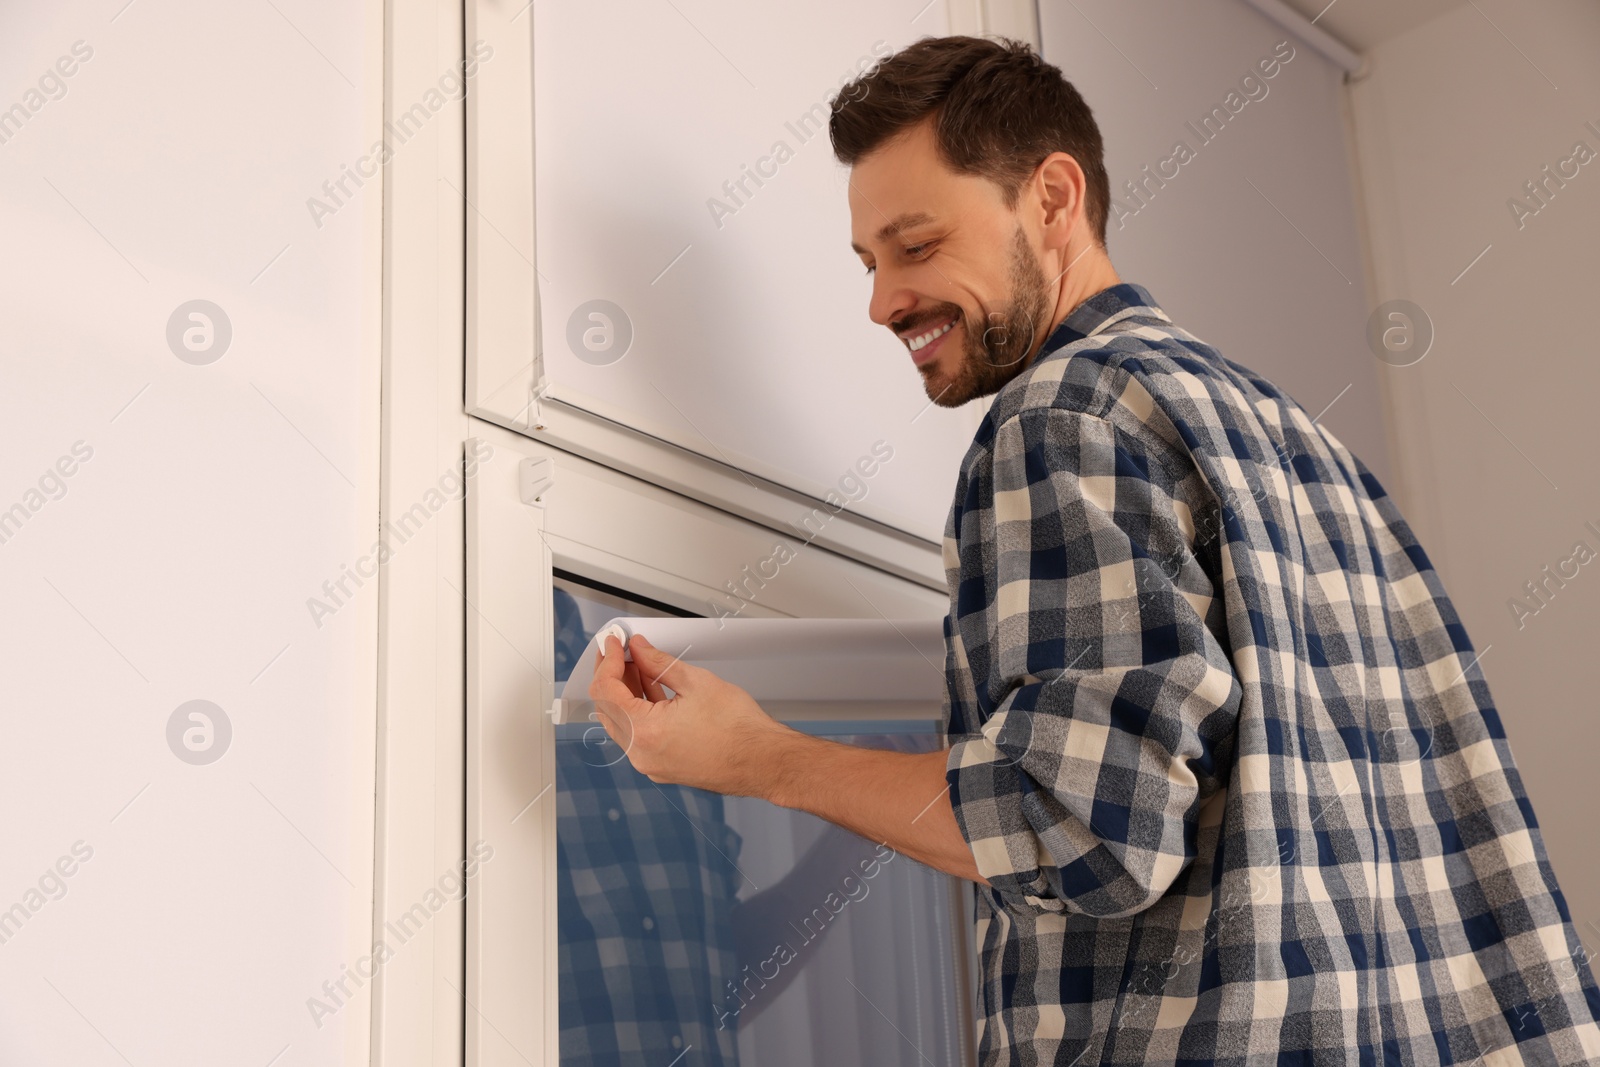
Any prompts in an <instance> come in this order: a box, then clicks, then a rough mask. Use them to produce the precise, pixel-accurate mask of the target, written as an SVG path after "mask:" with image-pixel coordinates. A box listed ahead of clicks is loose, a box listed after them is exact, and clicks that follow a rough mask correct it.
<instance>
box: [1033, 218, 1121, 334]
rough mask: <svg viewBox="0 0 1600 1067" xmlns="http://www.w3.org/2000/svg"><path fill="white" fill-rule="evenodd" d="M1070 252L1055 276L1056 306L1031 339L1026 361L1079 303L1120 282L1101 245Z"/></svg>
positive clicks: (1092, 245)
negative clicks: (1044, 323)
mask: <svg viewBox="0 0 1600 1067" xmlns="http://www.w3.org/2000/svg"><path fill="white" fill-rule="evenodd" d="M1072 255H1073V258H1072V259H1071V260H1069V261H1068V262H1069V266H1068V267H1067V269H1066V270H1065V271H1063V272H1062V273H1061V276H1060V277H1059V278H1057V279H1056V306H1055V309H1054V310H1053V311H1052V312H1051V314H1050V319H1049V325H1048V326H1046V327H1045V330H1044V332H1043V333H1042V334H1040V335H1039V336H1038V337H1036V338H1035V339H1034V345H1033V351H1032V352H1031V353H1029V355H1028V362H1029V363H1032V362H1033V358H1034V356H1036V355H1038V352H1039V349H1041V348H1043V347H1044V343H1045V341H1046V340H1047V339H1048V338H1049V337H1050V335H1051V334H1053V333H1055V331H1056V327H1057V326H1060V325H1061V324H1062V323H1063V322H1065V321H1066V320H1067V316H1069V315H1071V314H1072V313H1073V312H1074V311H1076V310H1077V309H1078V305H1080V304H1082V303H1083V302H1084V301H1085V300H1087V299H1089V298H1090V297H1091V296H1093V295H1095V294H1096V293H1099V292H1103V291H1105V290H1106V289H1109V288H1111V287H1112V286H1113V285H1116V284H1118V283H1120V282H1121V281H1122V279H1121V278H1119V277H1118V276H1117V271H1116V268H1115V267H1113V266H1112V265H1111V258H1110V257H1109V256H1108V255H1106V250H1105V249H1104V248H1102V247H1101V246H1100V245H1098V244H1091V245H1090V246H1089V247H1088V248H1086V249H1077V250H1075V251H1073V253H1072Z"/></svg>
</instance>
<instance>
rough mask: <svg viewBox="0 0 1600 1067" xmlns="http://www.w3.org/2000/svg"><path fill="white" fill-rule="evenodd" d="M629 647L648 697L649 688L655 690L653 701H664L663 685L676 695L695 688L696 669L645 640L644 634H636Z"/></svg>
mask: <svg viewBox="0 0 1600 1067" xmlns="http://www.w3.org/2000/svg"><path fill="white" fill-rule="evenodd" d="M628 647H629V648H630V649H631V650H632V652H633V662H634V663H636V664H638V665H639V680H640V681H641V682H643V683H644V684H645V686H646V689H645V693H646V695H647V696H648V695H650V688H649V687H651V686H653V687H654V688H655V694H656V695H655V696H653V697H652V698H651V699H654V700H660V699H663V697H662V695H661V686H662V685H663V684H664V685H667V686H669V687H671V689H672V691H673V692H674V693H683V692H686V691H688V690H691V689H693V688H694V687H695V684H694V673H695V668H694V667H691V666H690V665H689V664H687V663H685V662H683V660H681V659H679V658H678V657H677V656H672V655H668V654H667V653H665V652H663V651H661V650H660V649H659V648H657V647H656V646H655V645H652V644H651V643H650V642H649V641H647V640H645V637H644V635H643V634H634V635H633V640H632V641H630V642H629V645H628Z"/></svg>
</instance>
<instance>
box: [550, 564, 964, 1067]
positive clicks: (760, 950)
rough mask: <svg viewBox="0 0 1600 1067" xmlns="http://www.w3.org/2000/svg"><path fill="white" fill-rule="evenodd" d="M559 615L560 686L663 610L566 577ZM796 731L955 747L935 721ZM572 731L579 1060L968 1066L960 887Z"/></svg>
mask: <svg viewBox="0 0 1600 1067" xmlns="http://www.w3.org/2000/svg"><path fill="white" fill-rule="evenodd" d="M553 601H554V602H553V614H554V618H555V633H554V641H555V648H554V659H555V673H556V681H557V682H558V683H565V682H566V681H567V680H568V678H569V676H570V675H571V672H572V668H573V666H574V664H575V663H576V661H577V659H578V657H580V656H586V657H592V656H593V654H594V646H593V644H592V641H593V638H594V636H595V633H596V632H597V631H598V630H599V629H600V627H601V626H602V625H604V624H605V623H606V622H607V621H608V620H610V619H611V618H613V617H615V616H618V615H625V616H657V615H661V614H664V612H662V611H661V610H659V609H656V608H653V607H651V606H646V605H644V604H642V603H638V602H630V601H628V600H625V599H623V598H621V597H618V596H617V595H615V593H614V592H612V591H609V590H602V589H600V588H597V587H595V586H593V585H590V584H586V583H583V582H581V581H580V580H577V579H575V578H574V577H568V576H565V575H561V576H558V577H557V578H556V579H555V580H554V582H553ZM587 676H588V675H587V672H585V674H584V677H587ZM791 725H793V726H795V727H797V728H802V729H806V730H809V731H811V732H815V733H824V734H829V735H832V736H834V737H836V738H837V739H838V740H841V741H845V742H847V743H850V744H857V745H869V746H874V747H881V748H894V749H899V750H902V751H914V752H925V751H930V750H932V749H936V748H938V747H941V745H942V739H941V737H940V734H939V728H940V724H939V723H938V722H937V721H936V720H931V719H926V718H924V719H920V720H919V719H888V720H878V721H870V720H857V721H839V720H834V721H820V722H818V721H812V722H792V723H791ZM555 730H556V734H555V750H556V757H555V763H556V789H557V798H556V802H557V809H556V810H557V816H556V836H557V875H556V877H557V884H558V889H557V905H556V906H557V922H558V929H559V941H560V949H559V952H560V988H561V994H560V1020H561V1022H560V1025H561V1034H560V1045H561V1061H562V1062H563V1063H572V1064H596V1065H606V1064H619V1065H620V1064H623V1063H634V1062H642V1063H658V1064H666V1063H669V1062H671V1061H673V1060H674V1059H675V1058H677V1057H678V1056H680V1055H681V1054H686V1053H687V1052H689V1051H690V1050H692V1051H693V1053H694V1060H693V1062H696V1063H704V1064H736V1063H740V1062H744V1063H760V1064H773V1065H781V1064H791V1063H792V1064H796V1065H800V1064H816V1063H828V1064H841V1065H848V1064H857V1063H859V1064H874V1065H893V1064H901V1063H904V1064H906V1065H907V1067H910V1065H912V1064H917V1063H932V1064H940V1065H943V1064H956V1063H959V1062H961V1059H960V1053H959V1049H960V1047H961V1046H960V1031H959V1028H958V1026H957V1025H956V1022H955V1020H956V1011H955V1009H957V1008H958V1007H959V1005H960V1003H961V1002H960V999H959V998H960V992H959V988H958V981H957V966H958V960H959V953H960V951H961V942H958V941H957V939H956V938H955V937H953V936H952V934H953V933H954V928H953V927H952V924H951V918H952V916H953V914H954V913H955V901H956V892H955V887H954V886H953V885H952V880H951V879H950V878H948V877H946V876H944V875H942V874H940V873H938V872H936V871H932V870H930V869H929V868H927V867H924V866H922V865H920V864H918V863H916V862H915V861H913V860H910V859H907V858H905V857H903V856H899V855H897V854H896V853H895V852H894V851H893V850H891V849H888V848H885V847H880V846H874V845H873V844H872V843H871V842H868V841H864V840H863V839H861V838H860V837H857V836H856V835H855V834H852V833H849V832H847V831H844V830H842V829H840V828H838V827H836V826H833V825H831V824H829V823H826V822H823V821H822V820H819V819H816V818H814V817H812V816H810V815H806V814H804V813H800V812H793V811H788V810H785V809H782V808H777V807H775V806H773V805H771V804H768V803H766V802H765V801H761V800H755V799H751V798H748V797H730V798H724V797H722V796H719V795H717V794H714V793H708V792H705V791H703V790H699V789H692V788H688V787H685V786H677V785H660V784H657V783H655V782H652V781H650V779H648V778H646V777H645V776H644V775H642V774H640V773H639V772H638V771H635V770H634V769H633V767H632V766H631V765H630V764H629V762H628V760H627V757H626V754H625V753H624V751H623V750H622V748H621V747H620V746H618V745H617V744H616V743H615V742H613V741H612V740H611V739H610V737H609V736H608V735H607V734H606V732H605V730H604V729H602V728H601V727H600V726H599V725H598V724H597V723H594V722H577V723H568V724H564V725H558V726H556V728H555Z"/></svg>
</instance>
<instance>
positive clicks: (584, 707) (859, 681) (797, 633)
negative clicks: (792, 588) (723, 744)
mask: <svg viewBox="0 0 1600 1067" xmlns="http://www.w3.org/2000/svg"><path fill="white" fill-rule="evenodd" d="M608 633H616V634H617V636H618V637H619V638H620V639H621V640H622V642H623V644H624V646H626V644H627V639H628V637H630V636H632V635H633V634H643V635H644V638H645V640H647V641H649V642H650V643H651V644H652V645H655V646H656V647H657V648H659V649H661V650H662V651H664V652H666V653H668V654H670V655H673V656H677V657H679V658H680V659H682V660H683V661H684V662H686V663H691V664H693V665H694V666H696V667H703V668H705V669H706V670H708V671H711V672H712V673H714V674H716V675H718V676H719V677H721V678H723V679H725V680H726V681H729V682H732V683H733V684H734V685H737V686H739V687H740V688H741V689H744V690H745V691H746V692H748V693H749V694H750V695H751V696H752V697H754V698H755V700H756V702H757V703H758V704H760V705H761V706H762V708H763V709H764V710H765V711H766V712H767V713H768V714H770V715H772V716H774V717H775V718H779V719H866V720H870V719H908V718H931V717H937V716H938V715H939V714H940V711H941V708H942V706H943V702H944V692H945V690H944V654H945V648H944V627H943V621H942V620H940V619H715V618H713V619H670V618H666V619H664V618H639V617H634V616H619V617H617V618H614V619H612V620H610V621H609V622H607V623H606V625H605V626H604V627H602V628H601V629H600V630H599V632H598V633H597V634H596V635H595V637H594V639H593V640H591V641H590V642H589V644H588V646H587V647H585V648H584V651H583V654H582V655H581V656H580V657H579V658H578V661H577V662H576V663H574V664H573V667H572V674H571V675H570V676H569V677H568V678H567V681H566V683H565V684H564V686H563V687H562V689H561V695H560V697H559V698H558V699H557V700H556V702H555V705H554V706H553V707H552V708H551V709H550V714H551V716H552V717H553V718H554V719H555V721H556V722H557V723H558V724H563V723H575V722H585V721H588V720H589V718H590V713H591V712H593V711H594V704H593V701H591V700H590V699H589V685H590V683H591V682H592V681H593V679H594V667H595V657H596V651H597V649H598V648H599V647H600V645H601V643H602V642H603V641H604V640H605V636H606V635H607V634H608Z"/></svg>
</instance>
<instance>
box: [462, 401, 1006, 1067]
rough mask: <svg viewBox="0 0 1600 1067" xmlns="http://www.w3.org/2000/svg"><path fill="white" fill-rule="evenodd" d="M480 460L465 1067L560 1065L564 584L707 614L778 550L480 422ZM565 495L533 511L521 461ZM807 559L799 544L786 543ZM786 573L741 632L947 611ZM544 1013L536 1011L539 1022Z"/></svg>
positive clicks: (470, 561) (963, 1015)
mask: <svg viewBox="0 0 1600 1067" xmlns="http://www.w3.org/2000/svg"><path fill="white" fill-rule="evenodd" d="M475 430H476V435H475V439H474V441H472V442H469V445H468V450H469V453H473V454H481V453H482V452H484V451H487V449H486V448H485V447H484V446H486V445H487V446H488V448H490V449H492V450H493V457H492V458H491V459H489V460H488V461H486V462H484V463H482V464H481V465H480V467H479V468H478V472H477V474H476V476H475V478H474V483H473V490H472V492H471V493H469V495H468V497H467V557H466V562H467V574H466V589H465V594H466V600H467V602H468V617H467V649H468V655H467V677H466V682H467V807H466V826H467V838H468V840H469V841H479V840H482V841H486V842H488V843H489V844H490V845H491V846H492V847H493V849H494V853H493V858H492V859H491V860H489V861H488V862H485V863H484V864H483V865H482V866H481V867H480V869H479V870H478V872H477V874H476V875H475V876H474V879H473V883H472V890H471V892H470V893H469V894H468V897H467V915H466V942H465V949H466V961H467V972H466V982H467V985H466V990H465V993H466V1001H467V1004H468V1017H467V1020H466V1062H467V1064H468V1065H470V1067H515V1065H519V1064H520V1065H523V1067H526V1065H527V1064H530V1063H531V1064H537V1065H541V1067H556V1064H557V1063H558V1062H559V1061H558V1038H559V1032H558V1015H557V1012H558V997H557V982H558V980H559V979H558V975H557V970H556V968H557V951H556V945H557V940H556V903H555V893H556V852H555V833H556V805H555V803H554V782H555V778H554V775H555V727H554V725H553V723H552V721H551V719H550V717H549V716H548V715H547V714H546V709H548V708H549V707H550V704H551V701H552V700H553V699H554V697H555V696H556V695H557V693H556V690H555V687H554V686H553V684H552V683H551V681H550V679H552V678H553V677H554V662H553V647H554V646H553V620H552V618H551V591H552V576H553V572H554V570H555V569H557V568H559V569H561V570H563V571H568V572H572V573H575V574H578V575H581V576H583V577H586V578H589V579H591V580H595V581H599V582H603V583H605V584H608V585H611V586H615V587H617V588H619V589H622V590H625V591H627V592H629V593H632V594H634V595H638V596H642V597H647V598H650V599H654V600H658V601H662V602H665V603H670V604H674V605H677V606H680V607H682V608H683V609H685V610H689V611H700V612H703V613H708V614H709V613H710V609H709V608H708V606H707V605H708V604H711V603H726V602H727V601H728V599H729V597H728V594H727V593H726V591H725V590H724V588H723V583H724V582H725V581H728V580H731V579H733V578H735V577H737V576H738V575H739V573H740V570H741V568H742V567H743V565H744V564H745V563H747V562H752V561H756V560H761V559H764V558H767V557H769V556H770V555H771V554H772V550H773V546H774V544H775V543H776V541H777V540H778V538H779V537H780V536H782V535H780V534H777V533H775V532H773V531H772V530H769V529H767V528H765V527H762V526H759V525H757V524H755V523H751V522H749V521H748V520H743V519H739V518H736V517H734V516H731V515H729V514H727V513H726V512H723V511H721V510H719V509H716V508H712V507H710V506H708V505H706V504H703V503H700V502H697V501H693V500H690V499H688V498H686V497H683V496H680V495H679V494H676V493H673V492H670V491H668V490H665V489H662V488H660V487H659V486H655V485H651V484H650V483H648V482H645V481H643V480H641V479H638V478H634V477H632V476H630V475H627V474H623V473H621V472H619V471H616V470H613V469H611V468H609V467H606V466H604V465H601V464H598V463H595V462H593V461H590V460H586V459H583V458H582V457H578V456H574V455H571V454H569V453H563V452H561V451H559V450H556V449H553V448H550V447H548V446H544V445H541V444H539V443H538V442H534V441H529V440H527V439H526V438H523V437H521V436H520V435H517V434H514V433H511V432H510V431H508V430H505V429H504V428H502V427H498V426H493V425H491V424H488V423H481V422H480V423H477V424H476V426H475ZM525 461H536V462H538V463H540V464H545V465H542V466H539V467H537V469H536V473H541V474H545V475H546V476H548V477H551V478H553V484H552V485H551V486H550V487H549V488H547V489H544V490H543V492H542V493H541V494H540V497H539V498H538V499H535V500H531V502H530V501H529V500H528V499H526V498H529V497H530V496H531V490H530V489H529V487H528V484H527V475H526V474H525V473H524V462H525ZM788 540H789V542H790V543H791V544H795V542H796V540H797V539H795V538H792V537H790V538H788ZM795 547H797V548H799V551H798V552H797V553H796V554H795V556H794V557H793V558H792V559H790V560H789V561H788V562H786V563H784V564H783V565H782V567H781V568H780V569H779V571H778V574H777V576H776V577H775V578H772V579H771V580H770V581H769V582H767V584H766V585H765V587H764V588H762V589H761V590H760V592H759V594H758V597H757V600H756V601H755V602H752V603H750V604H749V605H748V607H746V608H745V609H744V610H743V611H741V612H740V616H741V617H749V618H755V617H763V618H771V617H784V616H788V617H796V618H803V617H814V618H866V619H879V618H890V619H906V618H922V619H932V618H942V617H943V615H944V613H945V611H946V610H947V609H948V606H949V605H948V600H947V599H946V598H945V597H944V596H943V595H941V594H938V593H935V592H933V591H932V590H929V589H927V588H926V587H924V586H922V585H919V584H917V583H914V582H910V581H907V580H906V579H904V578H900V577H896V576H894V575H890V574H887V573H885V572H884V571H882V570H879V569H877V568H873V567H868V566H866V565H864V564H862V563H860V562H857V561H855V560H852V559H849V558H847V557H844V556H842V555H839V554H837V553H833V552H829V551H827V550H825V549H822V548H820V547H818V546H817V545H815V544H811V545H809V546H805V547H800V546H799V545H797V544H795ZM952 900H953V901H955V902H957V903H955V905H954V906H953V908H952V914H951V915H950V916H948V921H949V927H948V929H949V931H950V936H951V938H952V939H953V941H954V943H955V945H956V946H957V949H958V951H957V958H958V959H959V960H960V961H962V963H963V966H962V967H961V968H960V973H961V975H962V978H961V983H960V988H959V989H958V995H959V998H960V999H959V1003H957V1004H953V1005H951V1008H952V1010H954V1011H956V1012H958V1014H959V1017H960V1020H961V1035H962V1047H963V1048H964V1049H966V1050H967V1053H968V1055H969V1056H970V1055H971V1054H972V1053H973V1052H974V1051H975V1040H974V1037H973V1018H972V1009H971V1004H972V996H973V988H972V986H971V974H970V969H969V968H968V967H966V966H965V962H966V960H967V958H968V956H969V954H970V950H971V946H970V943H969V940H968V939H969V937H970V934H971V929H970V928H971V912H970V909H969V908H968V907H967V906H966V904H968V903H970V897H969V896H968V894H967V893H965V892H956V893H953V894H952ZM535 1006H537V1007H535Z"/></svg>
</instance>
